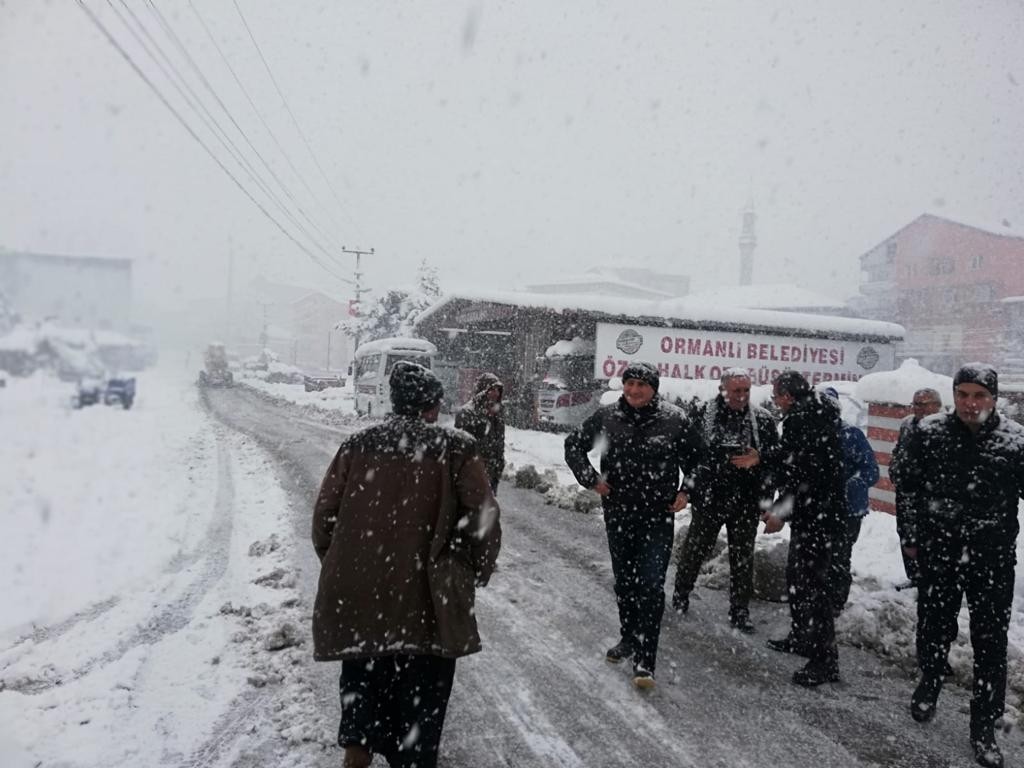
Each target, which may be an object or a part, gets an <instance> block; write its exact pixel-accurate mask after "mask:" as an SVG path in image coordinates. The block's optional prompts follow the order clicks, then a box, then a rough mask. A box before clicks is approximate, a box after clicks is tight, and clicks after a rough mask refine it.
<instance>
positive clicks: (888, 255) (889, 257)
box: [885, 242, 896, 264]
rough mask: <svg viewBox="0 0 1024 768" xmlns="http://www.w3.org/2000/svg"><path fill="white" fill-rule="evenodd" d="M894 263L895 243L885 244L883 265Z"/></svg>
mask: <svg viewBox="0 0 1024 768" xmlns="http://www.w3.org/2000/svg"><path fill="white" fill-rule="evenodd" d="M894 261H896V243H895V242H892V243H886V244H885V263H886V264H892V263H893V262H894Z"/></svg>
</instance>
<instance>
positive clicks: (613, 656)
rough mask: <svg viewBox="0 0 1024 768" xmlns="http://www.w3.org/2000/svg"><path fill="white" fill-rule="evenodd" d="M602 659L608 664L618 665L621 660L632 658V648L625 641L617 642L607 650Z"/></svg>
mask: <svg viewBox="0 0 1024 768" xmlns="http://www.w3.org/2000/svg"><path fill="white" fill-rule="evenodd" d="M604 658H605V660H606V661H607V662H608V663H609V664H619V663H621V662H622V660H623V659H631V658H633V646H632V645H631V644H630V643H629V642H627V641H625V640H619V642H618V644H616V645H614V646H612V647H611V648H609V649H608V652H607V653H606V654H605V655H604Z"/></svg>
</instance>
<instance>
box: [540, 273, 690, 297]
mask: <svg viewBox="0 0 1024 768" xmlns="http://www.w3.org/2000/svg"><path fill="white" fill-rule="evenodd" d="M574 285H578V286H588V287H593V288H594V289H595V290H594V291H591V293H595V294H597V295H602V296H603V295H607V293H606V292H607V291H609V290H612V291H614V290H615V289H616V288H621V289H626V290H630V291H636V292H642V293H646V294H649V295H650V296H651V298H663V299H670V298H672V297H673V295H672V294H671V293H669V292H667V291H659V290H656V289H654V288H651V287H649V286H646V285H641V284H640V283H631V282H629V281H628V280H622V279H621V278H619V277H617V276H616V275H613V274H609V273H606V272H601V271H595V272H584V273H583V274H581V275H574V276H570V277H562V278H555V279H554V280H546V281H544V282H543V283H531V284H530V285H527V286H526V290H527V291H530V292H532V293H556V292H557V291H549V290H547V289H548V288H549V287H551V288H559V287H565V288H568V287H570V286H574ZM597 288H603V289H605V292H599V291H597V290H596V289H597ZM613 295H614V294H613Z"/></svg>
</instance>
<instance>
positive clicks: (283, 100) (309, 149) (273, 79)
mask: <svg viewBox="0 0 1024 768" xmlns="http://www.w3.org/2000/svg"><path fill="white" fill-rule="evenodd" d="M189 2H191V0H189ZM232 3H233V4H234V6H235V10H236V11H238V17H239V18H240V19H241V20H242V25H243V26H244V27H245V31H246V32H247V33H248V34H249V39H250V40H251V41H252V44H253V47H254V48H255V49H256V53H258V54H259V57H260V61H262V62H263V66H264V67H265V68H266V70H267V74H268V75H269V76H270V82H272V83H273V84H274V89H275V90H276V91H277V95H278V96H280V97H281V103H282V104H284V108H285V110H286V111H287V112H288V116H289V117H291V119H292V123H293V124H294V125H295V130H296V131H298V133H299V136H300V137H301V138H302V143H303V144H304V145H305V147H306V151H307V152H309V156H310V157H311V158H312V159H313V163H314V164H315V165H316V167H317V170H319V171H320V175H321V176H322V177H323V180H324V183H326V184H327V188H328V189H329V190H330V191H331V194H332V195H333V196H334V201H335V202H336V203H337V204H338V208H339V210H344V208H345V206H344V205H343V204H342V202H341V199H340V198H339V197H338V193H337V191H336V190H335V189H334V185H333V184H331V180H330V179H329V178H328V176H327V173H326V172H325V171H324V168H323V166H322V165H321V164H320V160H319V159H318V158H317V156H316V153H315V152H314V151H313V147H312V146H310V143H309V139H307V138H306V134H305V132H304V131H303V130H302V126H300V125H299V121H298V120H297V119H296V117H295V113H294V112H292V108H291V106H289V104H288V99H286V98H285V95H284V92H283V91H282V90H281V86H279V85H278V84H277V78H276V77H274V72H273V71H272V70H271V69H270V64H269V63H268V62H267V59H266V57H265V56H264V55H263V51H262V49H261V48H260V45H259V43H257V42H256V37H255V36H254V35H253V33H252V30H251V29H250V28H249V22H247V21H246V20H245V14H243V13H242V9H241V7H240V6H239V5H238V0H232Z"/></svg>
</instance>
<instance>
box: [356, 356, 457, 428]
mask: <svg viewBox="0 0 1024 768" xmlns="http://www.w3.org/2000/svg"><path fill="white" fill-rule="evenodd" d="M436 354H437V347H435V346H434V345H433V344H431V343H430V342H429V341H424V340H423V339H405V338H397V337H394V338H388V339H378V340H377V341H370V342H367V343H366V344H361V345H360V346H359V349H357V350H356V353H355V393H356V413H358V414H360V415H366V416H383V415H385V414H388V413H391V389H390V387H389V386H388V377H389V376H390V375H391V369H392V368H394V367H395V363H397V362H399V361H400V360H405V361H408V362H412V363H419V364H420V365H422V366H423V367H424V368H433V363H434V356H435V355H436Z"/></svg>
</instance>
